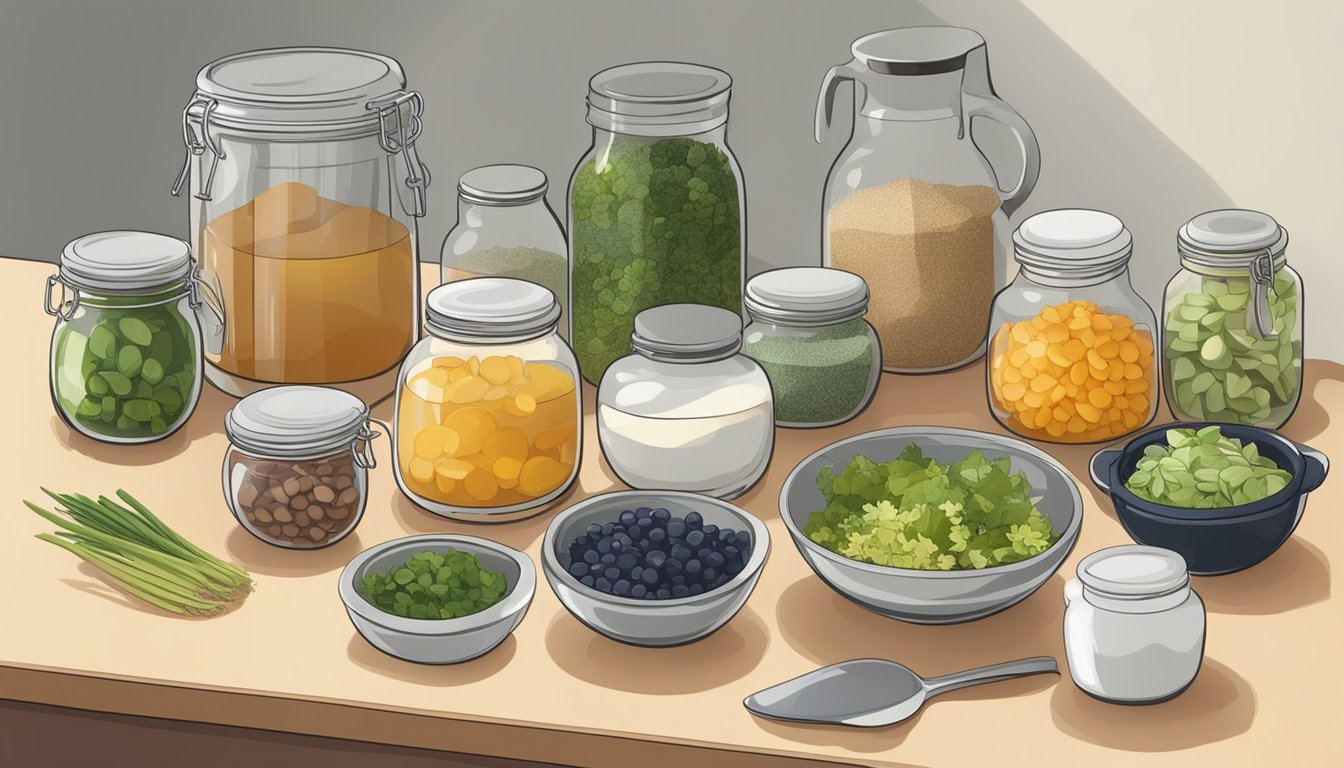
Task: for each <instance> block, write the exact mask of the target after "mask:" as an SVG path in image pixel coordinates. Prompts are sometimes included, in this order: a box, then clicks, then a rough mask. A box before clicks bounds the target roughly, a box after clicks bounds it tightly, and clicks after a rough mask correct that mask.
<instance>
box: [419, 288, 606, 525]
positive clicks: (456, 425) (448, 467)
mask: <svg viewBox="0 0 1344 768" xmlns="http://www.w3.org/2000/svg"><path fill="white" fill-rule="evenodd" d="M559 319H560V305H559V303H558V302H557V301H556V297H555V295H554V294H553V293H551V292H550V291H549V290H547V289H545V288H543V287H541V286H540V285H537V284H535V283H530V282H527V281H525V280H515V279H510V278H493V277H481V278H473V279H469V280H459V281H457V282H454V283H450V284H447V285H441V286H439V287H438V288H435V289H434V290H433V291H430V293H429V297H428V299H427V300H426V311H425V330H426V331H427V335H426V336H425V338H423V339H421V340H420V342H419V343H418V344H416V345H415V347H414V348H413V349H412V350H411V352H410V353H409V354H408V355H407V356H406V360H405V361H404V362H403V363H402V366H401V373H400V379H399V383H398V387H397V400H396V416H395V418H394V442H395V450H394V452H393V456H394V465H395V473H396V478H397V484H398V485H399V486H400V487H401V490H402V491H403V492H404V493H405V494H406V495H407V497H409V498H410V499H411V501H413V502H415V503H416V504H417V505H419V506H421V507H424V508H425V509H427V510H429V511H430V512H433V513H435V514H438V515H442V516H444V517H448V518H452V519H456V520H469V521H472V522H505V521H509V520H517V519H521V518H523V517H529V516H531V515H534V514H537V513H539V512H542V511H544V510H545V509H546V508H547V507H548V506H549V505H550V503H551V502H553V501H555V500H556V499H557V498H559V497H560V496H561V495H562V494H564V493H565V491H566V490H568V489H569V487H570V485H572V484H573V482H574V478H575V477H576V476H577V474H578V468H579V457H580V455H581V447H582V430H581V429H580V425H581V424H582V423H583V420H582V415H581V409H582V404H581V398H580V396H579V389H578V381H579V370H578V363H577V362H576V361H575V359H574V353H573V351H571V350H570V348H569V346H568V345H567V344H566V343H565V342H564V340H563V339H561V338H560V336H559V334H558V333H557V332H556V327H557V322H558V321H559Z"/></svg>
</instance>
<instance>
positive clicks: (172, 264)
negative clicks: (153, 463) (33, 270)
mask: <svg viewBox="0 0 1344 768" xmlns="http://www.w3.org/2000/svg"><path fill="white" fill-rule="evenodd" d="M58 291H59V293H58ZM202 308H203V305H202V303H201V300H200V294H199V292H198V283H197V273H196V262H195V259H193V258H192V256H191V248H190V246H188V245H187V244H186V243H185V242H183V241H181V240H178V239H177V238H173V237H167V236H165V235H158V234H153V233H150V232H132V231H120V232H100V233H96V234H91V235H86V236H84V237H81V238H79V239H77V240H75V241H73V242H71V243H70V244H69V245H67V246H66V247H65V250H64V251H63V252H62V254H61V263H60V270H59V271H58V272H57V274H55V275H52V276H51V277H50V278H48V279H47V291H46V310H47V313H48V314H50V315H52V316H54V317H55V318H56V329H55V331H54V332H53V333H52V337H51V395H52V401H53V402H54V403H55V405H56V412H57V413H58V414H60V416H61V418H62V419H64V420H65V422H66V423H67V424H69V425H70V426H71V427H72V428H73V429H75V430H76V431H78V432H80V433H81V434H84V435H87V436H89V437H92V438H94V439H96V440H102V441H106V442H112V443H147V442H152V441H154V440H159V439H161V438H164V437H167V436H168V435H171V434H172V433H173V432H175V431H177V429H178V428H179V427H181V426H182V425H183V424H184V423H185V422H186V420H187V417H189V416H190V415H191V412H192V410H193V409H195V407H196V401H197V399H198V398H199V397H200V393H201V345H202V333H201V320H200V316H199V315H198V312H199V311H200V310H201V309H202ZM209 327H210V328H216V327H218V325H217V324H216V323H210V324H209Z"/></svg>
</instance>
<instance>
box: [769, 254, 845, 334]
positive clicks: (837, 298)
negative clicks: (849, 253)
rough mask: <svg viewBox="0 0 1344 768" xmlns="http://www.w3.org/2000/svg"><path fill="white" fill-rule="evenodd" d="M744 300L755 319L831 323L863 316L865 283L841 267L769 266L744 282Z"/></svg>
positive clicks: (808, 323)
mask: <svg viewBox="0 0 1344 768" xmlns="http://www.w3.org/2000/svg"><path fill="white" fill-rule="evenodd" d="M745 303H746V307H747V313H748V314H750V315H751V316H752V317H753V318H755V319H757V320H765V321H767V322H778V323H784V324H798V325H832V324H835V323H843V322H846V321H848V320H853V319H855V318H858V317H863V314H864V312H866V311H867V309H868V285H867V283H865V282H864V281H863V278H861V277H859V276H858V275H856V274H854V273H852V272H846V271H844V270H842V269H829V268H824V267H789V268H786V269H772V270H770V271H769V272H762V273H761V274H759V275H757V276H756V277H753V278H752V279H751V280H749V281H748V282H747V290H746V294H745Z"/></svg>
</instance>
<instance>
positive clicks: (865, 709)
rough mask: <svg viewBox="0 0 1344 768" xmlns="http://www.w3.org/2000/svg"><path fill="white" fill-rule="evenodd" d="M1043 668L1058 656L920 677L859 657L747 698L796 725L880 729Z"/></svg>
mask: <svg viewBox="0 0 1344 768" xmlns="http://www.w3.org/2000/svg"><path fill="white" fill-rule="evenodd" d="M1044 672H1054V673H1056V674H1058V673H1059V667H1058V666H1057V665H1056V664H1055V660H1054V659H1052V658H1050V657H1049V656H1037V657H1034V658H1030V659H1021V660H1019V661H1009V662H1006V663H1003V664H994V665H993V666H989V667H980V668H979V669H971V670H967V671H966V672H954V673H953V674H950V675H942V676H941V677H932V678H929V679H928V680H925V679H923V678H921V677H920V676H919V675H917V674H915V673H914V672H913V671H911V670H910V669H909V668H907V667H904V666H901V665H900V664H897V663H896V662H894V661H884V660H882V659H855V660H853V661H842V662H840V663H839V664H832V665H831V666H829V667H822V668H821V669H818V670H816V671H813V672H808V673H807V674H805V675H802V676H801V677H795V678H793V679H792V680H789V681H788V682H784V683H780V684H779V685H776V686H772V687H770V688H766V689H765V690H763V691H758V692H756V693H753V694H752V695H750V696H748V697H747V698H746V699H744V700H743V702H742V704H743V705H744V706H746V708H747V709H748V710H750V711H751V713H752V714H754V715H758V716H760V717H768V718H771V719H773V720H787V721H790V722H795V723H827V724H833V725H857V726H863V727H868V728H872V727H876V726H882V725H894V724H896V723H899V722H901V721H902V720H905V719H906V718H908V717H912V716H913V715H914V714H915V713H916V712H918V711H919V708H920V707H922V706H924V702H925V701H926V700H927V699H929V698H931V697H933V696H937V695H938V694H940V693H947V692H948V691H955V690H957V689H958V688H966V687H968V686H972V685H980V684H982V683H995V682H998V681H1000V680H1011V679H1013V678H1017V677H1026V676H1027V675H1039V674H1042V673H1044Z"/></svg>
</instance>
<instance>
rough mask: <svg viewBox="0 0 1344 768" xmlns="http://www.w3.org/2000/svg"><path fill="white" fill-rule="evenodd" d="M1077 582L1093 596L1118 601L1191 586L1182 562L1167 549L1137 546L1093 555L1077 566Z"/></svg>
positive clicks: (1183, 560) (1165, 592) (1113, 548)
mask: <svg viewBox="0 0 1344 768" xmlns="http://www.w3.org/2000/svg"><path fill="white" fill-rule="evenodd" d="M1078 579H1079V581H1081V582H1083V586H1085V587H1087V588H1088V589H1089V590H1092V591H1093V592H1097V593H1100V594H1103V595H1105V596H1107V597H1111V598H1117V599H1141V598H1147V597H1159V596H1161V595H1169V594H1171V593H1173V592H1176V591H1178V590H1180V589H1183V588H1184V587H1186V586H1187V585H1188V584H1189V583H1190V573H1189V572H1188V571H1187V570H1186V565H1185V558H1183V557H1181V556H1180V555H1179V554H1177V553H1175V552H1172V551H1171V550H1169V549H1162V548H1160V547H1149V546H1142V545H1137V544H1131V545H1125V546H1119V547H1108V548H1106V549H1103V550H1099V551H1097V552H1093V553H1092V554H1090V555H1088V556H1087V557H1085V558H1083V560H1082V562H1080V563H1079V564H1078Z"/></svg>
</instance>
